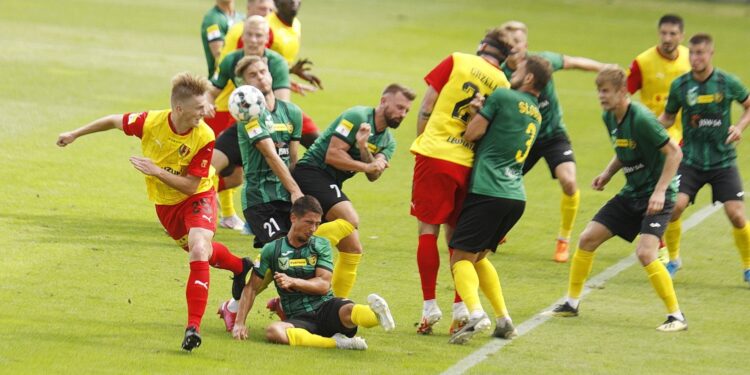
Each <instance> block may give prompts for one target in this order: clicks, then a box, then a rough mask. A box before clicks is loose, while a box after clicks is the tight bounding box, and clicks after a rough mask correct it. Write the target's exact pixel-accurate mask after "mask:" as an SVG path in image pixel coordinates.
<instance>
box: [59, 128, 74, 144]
mask: <svg viewBox="0 0 750 375" xmlns="http://www.w3.org/2000/svg"><path fill="white" fill-rule="evenodd" d="M75 140H76V136H75V134H73V132H65V133H61V134H60V135H58V136H57V145H58V146H60V147H65V146H67V145H69V144H71V143H73V141H75Z"/></svg>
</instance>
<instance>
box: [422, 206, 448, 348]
mask: <svg viewBox="0 0 750 375" xmlns="http://www.w3.org/2000/svg"><path fill="white" fill-rule="evenodd" d="M417 231H418V234H419V240H418V243H417V268H418V270H419V281H420V283H421V286H422V301H423V302H422V318H421V320H420V324H419V327H417V333H421V334H430V333H432V326H433V325H435V324H436V323H437V322H439V321H440V319H441V318H442V317H443V313H442V311H440V307H439V306H438V304H437V301H436V299H435V298H436V296H435V289H436V287H437V276H438V270H439V269H440V252H439V251H438V245H437V238H438V236H439V235H440V225H433V224H427V223H425V222H423V221H420V220H419V219H417Z"/></svg>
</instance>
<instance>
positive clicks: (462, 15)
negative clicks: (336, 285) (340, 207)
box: [0, 0, 750, 374]
mask: <svg viewBox="0 0 750 375" xmlns="http://www.w3.org/2000/svg"><path fill="white" fill-rule="evenodd" d="M239 3H240V4H239V8H244V1H243V0H240V1H239ZM212 4H213V1H210V0H204V1H198V0H189V1H178V0H163V1H158V2H157V1H152V0H131V1H127V2H124V1H116V0H70V1H51V0H35V1H22V0H4V1H2V2H0V46H2V47H3V53H2V55H1V56H0V67H2V68H1V69H2V72H1V77H2V78H0V114H1V115H2V116H1V119H0V156H1V160H2V167H0V170H2V172H3V176H4V182H3V184H2V188H1V189H2V190H1V191H2V197H3V203H2V205H0V249H2V250H0V259H1V260H0V262H2V263H1V264H2V267H1V269H2V271H0V303H1V304H2V308H0V373H7V374H25V373H48V374H49V373H236V372H239V371H243V372H247V373H258V374H261V373H268V374H276V373H313V374H314V373H330V374H333V373H366V374H382V373H389V374H435V373H440V372H443V371H445V370H447V369H449V368H451V366H453V365H455V364H456V363H458V362H459V361H461V360H462V359H464V358H466V357H467V356H470V355H472V353H474V352H475V351H477V350H479V349H480V348H482V347H483V346H484V345H485V344H487V343H490V342H492V340H495V339H493V338H490V337H489V336H483V337H477V338H475V339H474V340H473V341H472V342H470V343H469V344H467V345H464V346H450V345H448V344H447V341H448V333H447V331H448V324H449V317H450V316H449V315H450V305H451V303H452V299H453V292H452V290H453V287H452V281H451V279H450V275H449V267H448V266H447V265H448V258H447V250H446V249H445V245H444V243H442V240H441V251H442V252H443V258H442V262H443V263H442V268H441V270H440V278H439V284H438V300H439V303H440V306H441V308H442V310H443V312H444V314H445V318H444V320H446V321H444V322H441V323H440V324H439V325H437V326H436V333H435V334H434V335H432V336H420V335H417V334H416V333H415V324H416V323H417V322H418V321H419V317H420V313H421V307H422V306H421V305H422V302H421V289H420V286H419V275H418V272H417V266H416V260H415V253H416V245H417V236H416V222H415V220H414V219H413V218H412V217H411V216H409V198H410V189H411V171H412V167H413V158H412V157H411V155H410V154H409V151H408V148H409V145H410V144H411V142H412V140H413V139H414V136H415V124H416V113H417V111H418V105H419V102H420V101H421V99H422V94H423V93H424V89H425V85H424V83H423V81H422V77H423V76H424V75H425V74H426V73H427V72H428V71H429V70H430V69H431V68H432V67H433V66H434V65H436V64H437V63H438V62H439V61H440V60H441V59H443V58H444V57H445V56H447V55H448V54H450V53H451V52H454V51H464V52H473V50H474V48H475V47H476V46H477V43H478V42H479V40H480V39H481V37H482V36H483V33H484V31H485V30H486V29H487V28H489V27H491V26H495V25H499V24H500V23H502V22H504V21H506V20H510V19H518V20H522V21H524V22H526V23H527V24H528V26H529V28H530V36H529V37H530V40H529V43H530V49H531V50H551V51H557V52H562V53H565V54H568V55H578V56H587V57H591V58H594V59H597V60H600V61H604V62H612V63H618V64H620V65H623V66H626V65H629V63H630V61H631V60H632V58H633V57H635V56H636V55H637V54H638V53H640V52H641V51H643V50H644V49H646V48H648V47H650V46H653V45H654V44H655V43H656V41H657V33H656V22H657V20H658V18H659V17H660V16H661V15H662V14H664V13H668V12H675V13H679V14H680V15H682V16H683V17H684V18H685V21H686V35H687V36H689V35H691V34H693V33H696V32H699V31H705V32H709V33H711V34H712V35H713V36H714V38H715V46H716V53H715V57H714V63H715V65H716V66H718V67H720V68H723V69H724V70H727V71H729V72H732V73H734V74H735V75H737V76H738V77H739V78H740V80H741V81H743V82H744V84H745V85H750V69H749V68H748V63H747V62H748V61H750V50H748V48H746V45H747V41H748V38H750V31H748V28H747V25H748V22H747V20H748V19H750V6H748V5H739V4H725V3H714V2H701V1H690V2H684V3H683V2H653V1H642V0H635V1H624V0H611V1H587V0H582V1H554V0H542V1H533V2H523V3H519V2H506V1H502V2H501V1H490V0H485V1H478V0H477V1H445V0H433V1H429V0H409V1H394V0H379V1H375V0H358V1H345V0H329V1H310V0H308V1H306V2H304V4H303V7H302V9H301V12H300V19H301V21H302V23H303V29H304V41H303V47H302V51H301V56H302V57H309V58H311V59H312V60H313V61H314V62H315V67H314V68H315V72H316V73H317V74H318V75H319V76H320V77H321V79H323V84H324V87H325V90H323V91H321V92H318V93H314V94H311V95H309V96H307V97H304V98H301V97H299V96H295V97H294V98H293V100H294V101H295V102H297V103H298V104H300V106H301V107H302V108H303V109H304V110H305V111H306V112H307V113H308V114H310V115H311V116H312V117H313V119H315V120H316V122H317V123H318V125H319V127H325V126H327V124H328V123H329V122H330V121H332V120H333V119H334V118H335V117H336V116H337V115H338V114H339V113H340V112H342V111H343V110H344V109H346V108H348V107H350V106H353V105H360V104H362V105H373V106H374V105H376V104H377V101H378V99H379V94H380V91H381V90H382V88H383V87H385V86H386V85H387V84H389V83H391V82H400V83H403V84H406V85H408V86H410V87H413V88H415V89H416V91H417V92H418V93H419V97H418V98H417V100H416V101H415V103H414V105H413V107H412V113H411V114H410V115H409V117H408V118H407V119H406V120H405V121H404V124H403V125H402V126H401V128H399V129H398V130H397V131H396V138H397V140H398V142H399V148H398V150H397V153H396V155H395V157H394V159H393V161H392V163H391V168H389V169H388V170H387V171H386V173H385V174H384V176H383V177H382V178H381V179H380V180H379V181H377V182H376V183H369V182H367V180H366V179H365V178H364V177H361V176H358V177H356V178H354V179H352V180H350V181H349V182H347V183H346V184H345V186H344V190H345V191H346V193H347V194H348V195H349V197H350V198H351V200H352V201H353V202H354V205H355V207H356V208H357V209H358V212H359V214H360V217H361V238H362V242H363V245H364V249H365V257H364V258H363V263H362V265H361V266H360V269H359V277H358V280H357V284H356V285H355V288H354V291H353V295H352V296H351V297H352V299H354V300H355V301H364V300H365V298H366V296H367V295H368V294H369V293H372V292H377V293H379V294H381V295H382V296H384V297H385V298H386V299H387V300H388V301H389V303H390V305H391V309H392V311H393V315H394V317H395V319H396V323H397V328H396V330H395V332H392V333H389V334H386V333H384V332H382V331H381V330H379V329H377V328H376V329H371V330H360V334H361V335H362V336H363V337H365V338H366V339H367V342H368V344H369V349H368V350H367V351H365V352H350V351H340V350H316V349H300V348H290V347H286V346H279V345H272V344H268V343H266V342H265V341H264V339H263V336H262V329H263V328H264V327H265V326H266V325H267V324H268V323H270V322H271V321H272V320H271V318H270V317H269V314H268V313H267V312H266V311H265V309H264V308H263V305H264V304H263V302H264V301H265V300H266V299H267V298H270V297H272V296H274V295H275V291H272V290H270V291H267V292H265V293H264V294H262V295H261V296H260V297H259V300H258V305H259V306H256V308H255V309H254V311H252V312H251V314H250V317H249V319H248V324H249V326H250V330H251V337H250V339H249V340H248V341H244V342H238V341H234V340H233V339H232V338H231V336H230V335H229V334H228V333H226V332H225V331H224V325H223V322H222V321H221V320H220V319H217V315H215V314H214V313H215V309H216V308H217V307H218V305H219V304H220V302H221V301H223V300H225V299H226V298H228V297H229V291H230V284H231V282H230V278H229V275H228V274H227V272H226V271H212V280H213V282H212V284H213V287H212V289H211V293H210V295H209V303H208V308H207V310H206V315H205V317H204V320H203V324H202V329H201V333H202V336H203V345H202V346H201V347H200V348H199V349H197V350H195V351H194V352H193V353H190V354H188V353H185V352H182V351H181V350H180V342H181V340H182V336H183V331H184V323H185V318H186V307H185V296H184V295H185V282H186V280H187V277H188V272H189V268H188V262H187V256H186V254H185V253H184V252H183V251H182V250H181V249H179V248H178V247H176V246H175V245H174V243H173V242H172V241H171V239H169V238H168V237H167V236H165V235H164V232H163V230H162V228H161V225H160V224H159V222H158V220H157V218H156V215H155V213H154V209H153V206H152V204H151V203H150V202H148V200H147V199H146V194H145V186H144V183H143V177H142V175H141V174H140V173H139V172H138V171H136V170H135V169H134V168H132V166H131V165H130V163H129V162H128V157H129V156H131V155H139V154H140V145H139V143H138V140H137V139H135V138H129V137H125V136H123V134H122V133H120V132H116V131H111V132H108V133H102V134H95V135H90V136H88V137H84V138H82V139H79V140H78V141H77V142H76V143H75V144H73V145H71V146H69V147H67V148H65V149H60V148H58V147H57V146H55V140H56V138H57V135H58V134H59V133H60V132H63V131H66V130H69V129H72V128H75V127H78V126H81V125H83V124H85V123H87V122H88V121H90V120H93V119H95V118H98V117H101V116H104V115H107V114H111V113H123V112H130V111H142V110H148V109H163V108H167V107H168V105H169V102H168V97H169V89H170V79H171V77H172V76H173V75H174V74H175V73H177V72H181V71H185V70H188V71H192V72H197V73H201V74H206V68H205V66H204V65H205V60H204V58H203V51H202V48H201V45H200V39H199V25H200V22H201V18H202V16H203V13H204V12H205V11H206V10H207V9H208V8H209V7H210V6H212ZM555 81H556V84H557V91H558V94H559V96H560V99H561V101H562V105H563V109H564V112H565V117H564V118H565V122H566V124H567V127H568V130H569V133H570V135H571V138H572V141H573V145H574V149H575V151H576V157H577V161H578V164H577V165H578V176H579V177H578V181H579V185H580V188H581V209H580V211H579V214H578V219H577V221H576V226H575V229H574V241H575V239H577V234H578V233H580V231H581V230H582V229H583V227H584V226H585V224H586V223H587V222H588V221H589V220H590V219H591V217H592V216H593V215H594V214H595V212H596V211H597V209H598V208H599V207H600V206H601V205H602V204H603V203H604V202H605V201H606V200H607V199H609V198H610V197H611V196H612V195H613V194H614V193H615V192H616V191H617V190H618V189H619V188H620V186H621V185H622V183H623V179H622V177H621V176H618V177H617V178H615V179H613V181H612V182H611V183H610V185H609V186H608V188H607V189H606V190H605V191H604V192H595V191H593V190H592V189H591V188H589V183H590V181H591V180H592V179H593V178H594V176H596V175H597V174H599V172H600V171H601V170H602V169H603V168H604V167H605V165H606V163H607V162H608V160H609V159H610V158H611V156H612V150H611V147H610V146H609V141H608V139H607V135H606V133H605V129H604V125H603V124H602V122H601V111H600V108H599V106H598V102H597V99H596V91H595V86H594V75H593V74H591V73H582V72H558V73H557V74H556V75H555ZM739 114H740V111H739V106H735V111H734V117H733V118H734V119H737V118H738V117H739ZM738 147H739V152H738V154H739V160H738V162H739V165H740V170H741V172H744V174H745V175H746V177H747V176H750V172H748V166H750V149H749V147H750V146H748V144H747V142H744V143H741V144H740V145H739V146H738ZM748 182H750V180H746V181H745V183H746V184H747V183H748ZM526 186H527V193H528V204H527V208H526V212H525V214H524V216H523V218H522V219H521V221H520V222H519V223H518V224H517V226H516V227H515V228H514V230H513V231H512V232H511V233H510V235H509V241H508V243H507V244H506V245H504V246H503V247H502V248H501V249H500V251H499V252H498V254H496V255H494V256H492V257H491V261H492V262H493V263H494V264H495V265H496V267H497V269H498V272H499V274H500V277H501V280H502V283H503V290H504V294H505V297H506V300H507V302H508V306H509V308H510V312H511V314H512V316H513V320H514V322H515V323H516V325H519V324H521V323H523V322H524V321H526V320H527V319H530V318H532V317H533V316H535V315H536V314H537V313H539V312H540V311H541V310H543V309H545V308H546V307H548V306H550V305H551V304H552V303H553V302H555V301H556V300H557V299H558V298H560V297H562V296H563V294H564V293H565V290H566V287H567V278H568V265H567V264H565V265H560V264H556V263H554V262H552V260H551V257H552V253H553V249H554V244H555V242H554V240H555V236H556V234H557V227H558V220H559V202H560V199H559V194H560V188H559V187H558V184H557V182H555V181H553V180H551V179H550V177H549V172H548V170H547V167H546V165H544V163H540V164H539V165H537V167H536V168H535V169H534V170H533V171H532V172H531V173H530V174H529V175H528V176H527V178H526ZM709 200H710V190H707V189H704V190H703V191H702V192H701V194H700V195H699V199H698V202H697V204H696V207H694V208H690V209H688V211H687V212H686V217H687V216H690V215H691V214H693V213H694V212H696V211H698V208H700V207H703V206H706V205H707V204H708V203H709ZM237 205H238V207H239V196H237ZM216 238H217V240H219V241H222V242H224V243H225V244H227V245H228V246H229V247H230V249H232V250H233V251H234V252H235V253H237V254H238V255H242V256H255V254H256V250H254V249H252V242H251V237H248V236H242V235H240V234H239V233H238V232H234V231H231V230H228V229H219V230H218V231H217V235H216ZM682 243H683V247H682V250H683V262H684V269H683V270H682V271H680V272H679V273H678V274H677V276H676V279H675V287H676V290H677V294H678V297H679V299H680V305H681V308H682V310H683V311H684V312H685V314H686V316H687V318H688V320H689V322H690V330H689V331H687V332H681V333H677V334H662V333H658V332H657V331H656V330H654V328H655V327H656V326H657V325H658V324H660V323H661V322H662V321H663V319H664V314H663V313H664V311H663V306H662V304H661V301H660V300H659V299H658V298H657V296H656V295H655V293H654V291H653V290H652V288H651V286H650V284H649V283H648V280H647V277H646V275H645V272H644V271H643V270H641V269H640V268H641V267H640V266H638V265H635V266H632V267H629V268H627V269H625V270H624V271H623V272H622V273H620V274H618V275H616V276H615V277H613V278H612V279H610V280H609V281H607V282H606V283H605V284H603V285H597V288H596V289H595V290H594V291H593V292H592V293H591V294H590V295H588V296H587V297H586V298H585V299H584V300H583V302H582V310H581V316H580V317H579V318H576V319H564V320H550V321H548V322H546V323H544V324H542V325H540V326H538V327H537V328H535V329H534V330H532V331H530V332H528V333H527V334H525V335H522V336H521V337H519V338H517V339H515V340H514V341H512V342H511V343H510V344H509V345H507V346H505V347H503V348H502V349H501V350H499V351H497V352H495V353H493V354H492V355H490V356H489V357H488V358H487V359H485V360H483V361H481V362H478V363H476V366H474V367H473V368H471V369H470V370H469V372H470V373H477V374H486V373H519V374H529V373H556V374H560V373H571V374H574V373H575V374H580V373H585V374H588V373H622V374H632V373H659V374H662V373H675V374H677V373H696V374H698V373H710V374H718V373H737V374H740V373H746V371H747V367H748V364H749V363H750V361H748V359H747V348H748V342H749V341H748V333H750V321H748V319H747V308H748V306H750V288H748V285H747V284H746V283H743V282H742V275H741V267H740V263H739V258H738V256H737V252H736V249H735V247H734V241H733V238H732V235H731V229H730V225H729V223H728V221H727V219H726V218H725V217H724V215H723V214H722V213H721V211H719V212H718V213H716V214H714V215H712V216H709V217H708V218H707V219H706V220H705V221H703V222H701V223H700V224H699V225H698V226H697V227H695V228H693V229H691V230H690V231H688V232H687V233H686V234H685V235H684V238H683V242H682ZM633 249H634V245H631V244H628V243H625V242H624V241H622V240H619V239H613V240H612V241H610V242H608V243H607V244H605V245H604V246H603V247H602V248H600V251H599V252H598V255H597V257H596V261H595V263H594V270H593V272H592V275H596V274H599V273H600V272H602V271H603V270H605V269H606V268H607V267H609V266H611V265H613V264H615V263H617V262H618V261H620V260H622V259H623V258H625V257H627V256H628V255H630V254H631V253H632V252H633ZM483 305H484V306H485V309H487V310H488V311H490V308H491V306H490V304H489V303H488V302H487V301H486V300H483Z"/></svg>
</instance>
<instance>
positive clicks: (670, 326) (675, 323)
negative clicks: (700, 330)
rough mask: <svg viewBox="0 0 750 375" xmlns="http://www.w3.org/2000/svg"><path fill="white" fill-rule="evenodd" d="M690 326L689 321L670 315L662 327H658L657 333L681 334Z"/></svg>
mask: <svg viewBox="0 0 750 375" xmlns="http://www.w3.org/2000/svg"><path fill="white" fill-rule="evenodd" d="M687 329H688V325H687V320H680V319H677V318H675V317H674V316H672V315H670V316H668V317H667V320H666V321H665V322H664V323H662V325H660V326H658V327H656V330H657V331H660V332H679V331H687Z"/></svg>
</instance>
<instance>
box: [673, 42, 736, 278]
mask: <svg viewBox="0 0 750 375" xmlns="http://www.w3.org/2000/svg"><path fill="white" fill-rule="evenodd" d="M713 53H714V47H713V40H712V38H711V36H710V35H708V34H703V33H701V34H696V35H693V36H692V37H691V38H690V66H691V71H690V72H688V73H685V74H684V75H682V76H680V77H678V78H677V79H675V80H674V81H673V82H672V87H671V89H670V90H669V100H668V101H667V105H666V108H665V110H664V113H663V114H662V115H661V117H660V118H659V120H660V121H661V122H662V124H663V125H664V126H667V127H669V126H672V124H674V123H675V121H676V118H677V115H678V113H681V114H682V129H683V146H682V152H683V153H684V154H685V157H684V158H683V159H682V164H680V169H679V171H678V172H677V174H678V175H680V176H681V178H680V192H679V194H678V195H677V203H676V205H675V209H674V211H673V213H672V218H671V222H670V223H669V228H670V229H672V228H674V234H673V235H672V236H667V237H666V239H667V246H669V248H670V260H669V263H668V264H667V268H668V269H669V270H670V273H671V274H673V275H674V273H675V272H677V270H678V269H679V268H680V267H681V266H682V261H681V260H680V258H679V254H680V253H679V250H680V237H681V233H682V220H681V219H680V217H681V216H682V212H683V211H684V210H685V208H686V207H687V206H688V204H690V202H693V201H695V196H696V195H697V194H698V191H699V190H700V189H701V188H702V187H703V186H704V185H706V184H710V185H711V189H712V194H713V198H712V201H719V202H722V203H724V210H725V212H726V214H727V217H728V218H729V221H730V222H731V223H732V227H734V230H733V234H734V241H735V244H736V245H737V250H738V251H739V253H740V259H741V261H742V266H743V272H744V274H743V277H744V280H745V281H746V282H748V283H750V228H749V227H748V225H747V218H746V216H745V204H744V202H743V199H744V189H743V188H742V179H741V178H740V173H739V169H738V168H737V152H736V143H735V142H737V141H739V140H740V138H741V137H742V132H743V131H744V130H745V128H747V126H748V124H750V94H749V93H748V90H747V88H746V87H745V86H743V85H742V83H741V82H740V81H739V80H738V79H737V78H736V77H735V76H733V75H731V74H729V73H727V72H725V71H723V70H721V69H718V68H716V67H714V66H713V63H712V62H711V59H712V57H713ZM733 101H737V102H738V103H740V104H742V107H743V108H744V112H743V114H742V117H740V119H739V121H737V122H736V123H734V124H732V119H731V112H732V102H733ZM673 249H674V250H673Z"/></svg>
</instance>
